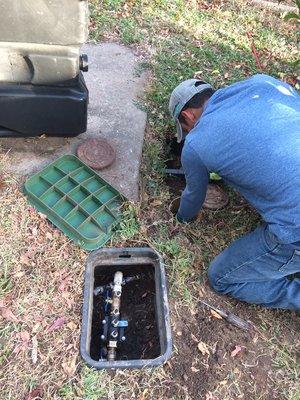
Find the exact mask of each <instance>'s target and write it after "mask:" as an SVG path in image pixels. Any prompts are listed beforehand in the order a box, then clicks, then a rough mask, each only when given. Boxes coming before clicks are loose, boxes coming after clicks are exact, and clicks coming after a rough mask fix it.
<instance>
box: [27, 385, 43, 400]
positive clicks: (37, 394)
mask: <svg viewBox="0 0 300 400" xmlns="http://www.w3.org/2000/svg"><path fill="white" fill-rule="evenodd" d="M42 396H43V389H42V386H37V387H36V388H35V389H33V390H32V391H31V392H30V393H28V394H27V395H26V396H25V398H24V400H36V399H41V398H42Z"/></svg>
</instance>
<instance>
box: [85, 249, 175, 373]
mask: <svg viewBox="0 0 300 400" xmlns="http://www.w3.org/2000/svg"><path fill="white" fill-rule="evenodd" d="M116 271H122V272H123V274H124V276H126V274H127V276H128V275H129V276H130V275H132V274H135V273H139V274H140V276H145V277H146V278H145V279H144V281H143V282H136V283H135V284H134V283H132V284H128V286H127V285H125V286H124V288H126V286H127V288H126V290H125V289H124V290H125V291H124V293H123V294H122V300H121V312H122V305H124V308H127V311H126V313H127V315H126V317H127V319H128V322H129V325H128V329H127V333H126V337H127V340H126V341H125V342H124V344H121V346H120V349H118V352H120V354H119V357H117V359H116V360H115V361H107V360H106V359H101V357H99V354H98V349H99V346H100V345H101V340H100V336H101V329H102V325H101V321H102V317H101V316H100V315H99V314H98V313H99V312H100V311H99V309H100V306H99V304H97V301H98V300H97V297H96V296H95V295H94V289H95V287H96V286H97V285H99V284H100V285H104V284H107V283H108V282H109V281H111V279H112V277H113V274H114V273H115V272H116ZM142 286H143V288H142ZM140 290H142V291H144V293H143V292H139V294H138V296H139V297H136V296H135V292H137V291H140ZM142 293H143V294H142ZM138 299H140V300H138ZM130 301H131V303H130ZM143 301H145V302H147V304H146V303H145V304H144V303H143ZM151 310H153V312H152V311H151ZM151 312H152V314H151ZM145 315H147V316H148V317H149V316H151V315H152V317H153V319H152V320H151V321H152V322H149V321H147V322H146V323H142V322H143V321H144V320H143V318H146V317H145ZM149 320H150V317H149ZM140 333H141V334H140ZM141 340H145V342H143V343H142V344H141ZM143 346H144V349H143V351H142V350H141V349H142V347H143ZM80 351H81V355H82V357H83V359H84V360H85V361H86V363H87V364H88V365H90V366H91V367H93V368H96V369H104V368H113V369H116V368H144V367H154V366H158V365H161V364H163V363H165V362H166V361H167V360H168V358H169V357H170V356H171V352H172V338H171V328H170V319H169V307H168V298H167V286H166V277H165V271H164V264H163V260H162V257H161V256H160V255H159V254H158V253H157V252H155V251H154V250H152V249H150V248H125V249H124V248H120V249H119V248H104V249H100V250H97V251H94V252H93V253H91V254H90V256H89V257H88V259H87V267H86V272H85V287H84V303H83V318H82V332H81V344H80ZM139 352H140V353H139Z"/></svg>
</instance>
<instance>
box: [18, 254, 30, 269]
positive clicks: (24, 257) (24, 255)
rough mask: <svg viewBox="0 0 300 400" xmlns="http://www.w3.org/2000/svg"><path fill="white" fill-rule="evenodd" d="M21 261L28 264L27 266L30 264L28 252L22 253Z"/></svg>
mask: <svg viewBox="0 0 300 400" xmlns="http://www.w3.org/2000/svg"><path fill="white" fill-rule="evenodd" d="M20 263H21V264H22V265H27V267H29V266H30V260H29V257H28V256H27V255H26V254H22V255H21V257H20Z"/></svg>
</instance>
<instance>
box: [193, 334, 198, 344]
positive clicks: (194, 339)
mask: <svg viewBox="0 0 300 400" xmlns="http://www.w3.org/2000/svg"><path fill="white" fill-rule="evenodd" d="M191 338H192V340H193V341H194V342H196V343H198V342H199V340H198V339H197V338H196V336H195V335H194V334H193V333H191Z"/></svg>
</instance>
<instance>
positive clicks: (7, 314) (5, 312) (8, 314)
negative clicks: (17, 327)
mask: <svg viewBox="0 0 300 400" xmlns="http://www.w3.org/2000/svg"><path fill="white" fill-rule="evenodd" d="M0 312H1V315H2V317H3V318H4V319H6V320H7V321H10V322H18V321H19V320H18V318H17V317H16V316H15V314H14V313H13V312H12V311H11V309H10V308H7V307H1V309H0Z"/></svg>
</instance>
